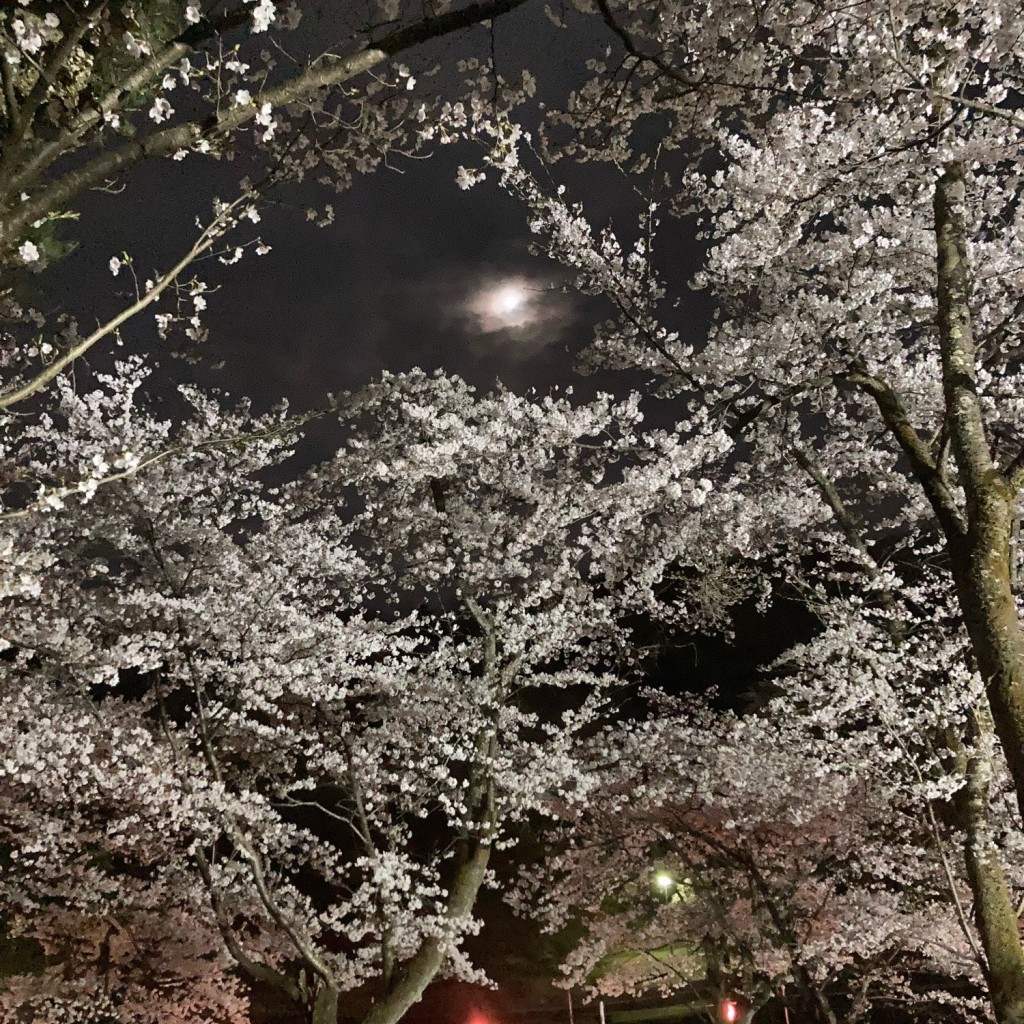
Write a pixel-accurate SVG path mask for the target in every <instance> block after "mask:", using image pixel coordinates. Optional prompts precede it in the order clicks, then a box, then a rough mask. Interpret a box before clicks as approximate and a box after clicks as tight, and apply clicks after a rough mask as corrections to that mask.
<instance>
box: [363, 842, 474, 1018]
mask: <svg viewBox="0 0 1024 1024" xmlns="http://www.w3.org/2000/svg"><path fill="white" fill-rule="evenodd" d="M490 856H491V847H490V845H489V844H486V843H478V844H477V847H476V850H475V851H474V853H473V855H472V856H471V857H470V858H469V860H468V861H466V863H465V864H463V865H462V867H460V868H459V870H458V872H457V873H456V876H455V881H454V882H453V884H452V889H451V895H450V897H449V899H448V916H449V917H463V916H465V915H466V914H468V913H470V911H472V909H473V905H474V903H475V902H476V897H477V893H478V892H479V891H480V886H481V885H483V882H484V875H485V873H486V872H487V864H488V862H489V861H490ZM444 958H445V948H444V943H443V942H442V941H441V940H440V939H435V938H430V939H426V940H425V941H424V942H423V945H421V946H420V948H419V949H418V950H417V952H416V955H415V956H414V957H413V958H412V959H411V960H410V961H409V963H408V964H407V965H406V966H405V969H404V970H403V972H402V974H401V976H400V977H399V978H398V980H397V981H396V983H395V985H394V986H393V987H392V989H391V991H390V992H388V994H387V995H386V996H385V997H384V998H383V999H381V1000H380V1001H379V1002H378V1003H377V1004H376V1005H375V1006H374V1007H373V1009H372V1010H370V1012H369V1013H368V1014H367V1015H366V1016H365V1017H364V1018H363V1024H397V1022H398V1021H400V1020H401V1019H402V1017H404V1016H405V1014H406V1012H407V1011H408V1010H409V1009H410V1007H411V1006H412V1005H413V1004H414V1003H417V1002H419V999H420V997H421V996H422V995H423V990H424V989H425V988H426V987H427V985H429V984H430V982H431V981H433V980H434V976H435V975H436V974H437V972H438V970H439V969H440V967H441V964H442V963H444Z"/></svg>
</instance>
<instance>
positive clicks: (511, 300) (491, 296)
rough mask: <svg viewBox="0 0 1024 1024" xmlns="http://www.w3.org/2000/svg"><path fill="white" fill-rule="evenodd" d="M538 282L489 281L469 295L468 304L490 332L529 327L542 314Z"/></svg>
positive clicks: (515, 279)
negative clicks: (533, 284)
mask: <svg viewBox="0 0 1024 1024" xmlns="http://www.w3.org/2000/svg"><path fill="white" fill-rule="evenodd" d="M535 291H537V288H536V286H534V287H532V288H531V286H530V283H529V282H528V281H526V280H525V279H524V278H518V277H517V278H505V279H503V280H499V281H493V282H488V283H487V284H485V285H484V286H483V287H482V288H480V290H479V291H477V292H475V293H474V294H473V295H471V296H470V299H469V302H468V304H467V305H468V308H469V310H470V312H471V313H473V314H474V315H475V316H476V318H477V320H478V321H479V325H480V329H481V330H482V331H484V332H485V333H487V334H490V333H491V332H493V331H500V330H503V329H506V328H515V327H526V326H528V325H530V324H533V323H536V322H537V320H538V319H541V318H543V315H544V314H543V310H542V309H541V304H540V303H539V302H538V301H537V298H535V297H534V294H533V293H534V292H535Z"/></svg>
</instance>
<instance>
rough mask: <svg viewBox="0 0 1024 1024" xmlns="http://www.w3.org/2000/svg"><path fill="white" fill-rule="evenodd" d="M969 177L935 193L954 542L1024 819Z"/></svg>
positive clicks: (1023, 734) (953, 169)
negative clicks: (980, 353)
mask: <svg viewBox="0 0 1024 1024" xmlns="http://www.w3.org/2000/svg"><path fill="white" fill-rule="evenodd" d="M965 202H966V169H965V167H964V165H963V164H962V163H959V162H953V163H950V164H948V165H947V166H946V168H945V170H944V173H943V174H942V176H941V177H940V178H939V180H938V183H937V184H936V187H935V234H936V241H937V251H938V259H937V269H938V292H937V300H938V326H939V345H940V349H941V355H942V385H943V395H944V399H945V411H946V421H947V425H948V428H949V436H950V442H951V447H952V450H953V455H954V458H955V459H956V464H957V468H958V470H959V476H960V483H961V485H962V486H963V489H964V495H965V498H966V522H965V530H964V531H963V533H961V534H960V535H957V536H949V534H948V532H947V540H948V542H949V547H950V553H951V555H952V562H953V577H954V582H955V584H956V588H957V594H958V597H959V600H960V605H961V609H962V611H963V615H964V621H965V623H966V626H967V632H968V635H969V636H970V639H971V646H972V648H973V651H974V657H975V660H976V663H977V665H978V670H979V671H980V673H981V675H982V678H983V679H984V681H985V691H986V693H987V695H988V702H989V706H990V708H991V710H992V720H993V722H994V724H995V730H996V734H997V735H998V736H999V739H1000V742H1001V743H1002V745H1003V752H1004V754H1005V756H1006V761H1007V764H1008V766H1009V769H1010V774H1011V776H1012V777H1013V784H1014V789H1015V791H1016V794H1017V805H1018V808H1019V810H1020V813H1021V817H1022V819H1024V633H1022V631H1021V623H1020V620H1019V618H1018V615H1017V604H1016V601H1015V600H1014V595H1013V584H1012V579H1011V573H1010V540H1011V533H1012V523H1013V514H1014V508H1015V505H1016V495H1015V494H1014V491H1013V488H1012V487H1011V486H1010V483H1009V481H1008V480H1007V478H1006V476H1005V474H1003V473H1002V472H1001V471H1000V470H999V468H998V467H997V465H996V463H995V461H994V459H993V458H992V452H991V449H990V447H989V443H988V438H987V437H986V434H985V420H984V413H983V410H982V407H981V403H980V401H979V399H978V382H977V363H976V351H975V344H974V335H973V330H972V323H971V311H970V305H969V298H970V274H969V267H968V263H967V241H966V239H967V234H966V229H965V226H964V207H965Z"/></svg>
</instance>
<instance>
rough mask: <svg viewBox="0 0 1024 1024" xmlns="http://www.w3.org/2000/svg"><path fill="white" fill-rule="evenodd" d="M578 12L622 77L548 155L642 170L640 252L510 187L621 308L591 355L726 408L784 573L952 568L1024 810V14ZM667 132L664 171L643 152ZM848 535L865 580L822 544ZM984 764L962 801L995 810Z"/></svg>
mask: <svg viewBox="0 0 1024 1024" xmlns="http://www.w3.org/2000/svg"><path fill="white" fill-rule="evenodd" d="M578 6H579V7H580V8H581V9H582V10H589V11H591V12H592V13H593V14H594V15H595V16H596V17H598V18H600V19H601V21H602V22H603V23H604V24H605V26H606V27H607V29H608V31H609V33H610V35H609V39H610V40H611V44H610V47H609V53H608V60H609V61H610V60H612V59H613V58H616V59H618V61H619V65H618V68H617V70H615V69H612V68H610V67H609V66H608V63H607V62H605V63H603V64H601V65H600V66H595V71H596V74H595V75H594V76H593V78H592V80H591V81H590V82H589V83H588V84H587V85H585V86H584V87H583V88H581V89H580V90H578V91H577V92H576V93H575V94H574V95H573V97H572V98H571V101H570V103H569V104H568V105H567V107H566V109H565V110H564V111H562V112H560V113H558V114H555V115H553V116H552V117H551V118H550V119H549V123H548V125H547V134H546V137H545V139H544V140H542V146H541V149H540V152H541V154H542V155H543V156H546V157H547V158H548V159H549V160H552V159H556V158H557V157H559V156H560V155H563V154H571V155H575V156H576V157H578V158H581V159H585V160H610V161H614V162H616V163H617V164H618V165H619V166H620V168H621V169H623V171H625V172H626V173H627V175H629V174H636V175H642V176H643V180H644V184H645V188H646V189H647V191H648V192H649V194H650V198H651V202H650V205H649V207H648V208H647V209H645V210H644V211H643V212H642V216H641V221H640V231H639V240H638V241H635V242H631V241H629V240H628V239H624V238H621V237H616V236H615V235H614V234H612V233H611V232H610V231H604V232H598V231H595V229H594V228H593V227H592V226H591V225H590V224H589V223H588V222H587V220H586V218H585V216H584V213H583V211H582V209H581V208H579V207H576V206H573V205H572V204H570V203H569V202H568V200H567V199H566V197H564V196H563V195H551V194H549V193H547V192H546V191H545V190H543V189H542V188H541V187H540V186H539V185H538V184H537V181H538V180H540V179H539V178H538V179H535V178H533V177H531V176H530V175H529V174H527V173H526V172H525V171H522V170H516V169H515V168H513V169H512V170H511V171H509V170H507V169H506V170H505V171H504V175H505V182H506V184H507V185H508V186H509V187H511V188H512V189H513V190H514V191H516V192H518V193H519V194H520V195H521V196H523V197H524V198H525V200H526V201H527V202H528V204H529V205H530V208H531V214H532V218H533V221H532V223H533V226H534V228H535V230H536V231H537V232H538V235H539V237H540V239H541V245H542V246H544V247H545V248H546V249H547V251H548V252H549V253H550V254H551V255H552V256H554V257H555V258H558V259H560V260H561V261H563V262H564V263H565V264H566V265H568V266H570V267H572V268H573V269H575V270H576V271H577V274H578V284H579V286H580V287H581V288H582V289H584V290H585V291H588V292H591V293H604V294H605V295H607V296H608V297H609V298H610V299H611V301H612V303H613V306H614V313H613V315H612V317H611V318H610V319H609V320H607V321H606V322H605V323H604V324H602V325H600V326H599V328H598V329H597V332H596V335H595V341H594V344H593V346H592V348H591V350H590V352H589V353H588V354H587V355H586V356H585V357H584V365H585V366H588V367H593V366H605V367H607V366H613V367H624V368H625V367H628V368H637V367H639V368H642V369H644V370H646V371H648V372H650V373H652V374H653V375H656V376H657V378H658V379H659V380H660V382H661V386H662V393H663V394H667V395H675V396H676V400H677V401H678V402H679V403H680V405H681V406H683V407H686V406H688V405H692V404H693V402H696V403H698V404H703V405H705V406H706V407H707V409H708V410H709V413H708V416H709V422H711V423H713V424H714V425H715V427H716V428H721V427H723V426H724V427H725V428H726V429H727V430H729V431H730V432H731V433H732V434H733V436H735V437H736V438H737V439H738V440H739V441H740V443H741V447H742V448H743V450H745V451H749V452H750V453H751V454H750V458H749V460H744V461H743V462H742V463H740V464H738V465H737V472H735V473H733V474H732V475H731V476H730V477H722V478H719V480H718V481H716V483H717V486H719V487H723V488H735V489H737V491H738V492H740V493H745V494H746V495H747V497H748V498H749V499H750V500H752V501H754V502H755V503H756V504H755V507H758V506H759V505H760V504H761V503H762V501H763V497H762V496H763V495H765V494H773V493H776V492H777V490H778V487H779V481H780V480H782V479H786V478H789V479H790V480H792V481H793V484H792V492H793V503H792V504H791V505H790V506H789V508H788V512H787V517H788V518H787V517H779V518H777V519H776V522H775V524H774V526H775V527H776V529H774V530H773V531H767V530H766V531H763V532H762V536H763V537H764V538H765V539H768V538H769V535H770V534H771V535H772V536H771V539H768V543H767V545H766V547H765V549H764V555H765V557H766V558H768V557H771V558H772V559H774V560H775V562H774V564H775V565H776V566H777V568H778V571H779V572H781V573H787V572H789V571H790V570H791V569H793V567H794V565H799V558H800V556H799V555H798V554H797V553H798V552H802V553H803V557H804V559H805V562H804V568H806V565H807V562H808V561H810V562H813V564H814V567H815V573H814V574H811V578H810V579H808V578H807V574H806V573H804V574H802V575H801V574H797V580H798V581H800V586H801V587H803V588H804V590H805V592H806V593H807V594H808V595H809V596H810V597H811V598H812V599H813V600H821V599H822V597H823V595H824V594H825V593H827V592H828V587H829V586H839V585H845V584H844V583H843V579H844V576H845V577H847V578H848V577H849V573H850V572H851V571H852V572H855V573H857V574H864V573H866V574H867V576H868V578H869V579H870V580H871V581H872V583H871V584H870V585H869V586H864V584H863V581H861V582H860V583H858V587H857V589H858V591H859V593H857V595H856V597H855V599H854V601H855V603H854V605H853V607H854V608H856V609H857V610H858V611H861V612H865V613H870V612H871V611H872V610H874V611H875V612H877V611H878V609H879V608H884V607H885V605H886V602H887V600H889V599H890V598H891V595H892V593H893V592H894V591H900V590H902V589H903V588H904V586H905V585H909V584H911V583H912V581H913V580H914V579H915V578H916V574H917V573H918V572H920V571H922V569H923V571H925V572H926V573H928V574H929V575H930V574H931V573H933V572H934V571H937V572H938V573H939V574H940V575H943V574H944V575H945V576H946V578H947V580H948V583H949V585H948V586H947V587H942V586H938V585H937V584H935V583H934V582H932V583H931V584H929V586H928V587H927V588H925V589H923V590H922V591H920V592H919V593H918V594H916V595H913V594H912V596H911V597H910V598H909V599H908V600H909V606H910V608H911V610H912V612H913V615H912V616H911V619H910V622H911V623H916V622H917V621H918V620H920V619H924V620H928V619H930V618H933V617H934V618H936V619H940V620H944V621H949V622H950V623H951V624H952V626H951V628H955V629H958V630H959V629H960V628H961V626H962V628H964V629H965V630H966V635H967V637H968V638H969V643H968V644H967V645H966V646H965V647H964V648H963V649H962V650H961V651H960V652H959V656H960V657H961V658H962V659H963V660H962V670H961V669H957V671H956V672H955V673H954V675H955V677H956V678H960V679H961V680H962V681H964V685H966V680H969V679H971V678H973V673H974V672H975V671H977V672H978V673H979V674H980V677H981V679H982V680H983V682H984V691H985V694H986V702H987V706H988V710H987V711H984V710H979V712H978V717H977V728H976V729H975V730H974V731H975V733H976V735H973V736H968V737H967V738H968V740H969V742H968V744H967V747H965V750H966V749H972V750H973V749H977V748H979V746H983V745H984V744H985V740H984V736H983V734H984V728H983V725H984V721H983V720H984V719H985V718H987V716H988V715H989V714H990V715H991V721H992V723H993V725H994V729H995V733H996V735H997V736H998V739H999V750H1000V755H999V756H1000V757H1002V758H1005V761H1006V764H1007V766H1008V768H1009V772H1010V777H1011V778H1012V779H1013V784H1014V787H1015V791H1016V794H1017V802H1018V804H1019V805H1021V806H1024V711H1022V709H1024V687H1022V682H1021V680H1022V675H1021V674H1022V672H1024V633H1022V628H1021V622H1020V609H1019V607H1018V600H1017V597H1016V593H1015V587H1016V578H1017V561H1018V554H1017V540H1016V535H1017V525H1016V524H1017V522H1018V508H1017V502H1018V498H1017V492H1018V489H1019V486H1020V483H1021V475H1020V463H1021V447H1020V435H1021V423H1020V410H1019V407H1018V406H1019V401H1018V397H1017V393H1018V392H1019V390H1020V387H1019V386H1020V359H1019V338H1018V334H1019V319H1020V316H1019V314H1020V304H1019V302H1018V292H1019V284H1020V282H1019V280H1018V273H1019V265H1020V259H1019V250H1020V240H1019V234H1020V230H1019V222H1020V215H1019V205H1020V204H1019V196H1020V177H1019V166H1020V155H1021V152H1020V151H1021V145H1022V134H1021V133H1022V128H1024V122H1022V120H1021V118H1020V116H1019V113H1018V111H1019V109H1020V106H1021V103H1020V94H1019V87H1020V77H1021V67H1022V58H1024V53H1022V50H1021V39H1022V38H1024V34H1022V29H1024V25H1022V23H1021V12H1020V10H1019V9H1018V8H1017V7H1016V6H1014V5H1012V4H995V5H991V4H986V5H980V4H975V3H970V2H960V3H948V4H942V5H939V6H935V5H934V4H922V3H917V2H910V0H908V2H905V3H904V2H900V3H880V4H870V3H869V4H860V5H857V6H855V7H853V8H845V7H842V6H840V5H833V4H821V5H812V4H805V3H802V2H793V3H782V4H776V5H771V6H770V7H768V8H764V7H762V6H759V5H750V4H746V3H726V4H724V5H722V4H717V3H716V4H714V5H711V4H707V5H704V4H698V5H692V4H687V5H682V4H677V3H673V2H665V3H657V4H638V3H613V2H610V0H609V2H606V0H595V2H593V3H590V4H587V3H581V4H580V5H578ZM655 130H656V131H657V135H658V138H659V140H660V153H661V154H662V155H661V156H660V157H659V161H660V162H659V163H658V165H657V166H654V164H653V160H652V155H651V152H650V149H649V147H648V146H646V145H644V144H643V143H642V142H641V140H649V139H650V138H651V133H652V132H653V131H655ZM666 215H669V216H672V217H673V218H675V217H680V218H697V220H698V221H699V225H700V236H699V239H700V240H701V241H702V242H704V243H705V244H706V245H707V250H708V255H707V259H706V262H705V265H704V267H703V269H702V270H701V271H700V273H699V274H698V275H697V277H696V278H695V279H694V280H693V281H692V282H690V283H691V285H692V286H693V287H695V288H697V289H700V290H704V291H705V292H706V293H707V294H709V295H710V296H711V297H713V299H714V301H715V303H716V313H715V318H714V321H713V323H712V325H711V330H710V334H709V337H708V338H707V339H706V340H704V339H702V338H699V337H688V336H685V335H684V334H683V333H682V332H681V330H680V318H679V315H678V314H677V313H675V312H673V303H674V302H676V301H677V299H678V296H676V295H673V294H672V290H671V284H672V281H671V278H670V277H669V276H668V275H667V273H666V270H665V268H662V267H660V266H659V264H658V260H657V251H656V249H654V255H653V256H652V247H653V246H656V244H657V239H658V237H659V233H660V235H661V236H662V237H663V235H664V232H665V231H666V230H667V228H666V227H665V226H663V221H664V219H665V216H666ZM694 396H697V397H696V398H695V399H694ZM687 415H690V413H687ZM762 488H767V490H759V489H762ZM829 544H830V545H832V546H836V545H839V546H840V550H841V551H842V553H843V557H845V558H848V559H849V564H848V566H847V567H846V568H845V569H843V567H842V566H841V564H840V565H838V566H837V563H836V560H835V559H834V558H828V557H826V558H825V561H824V562H822V561H821V560H820V556H821V553H822V551H823V550H826V549H827V545H829ZM780 554H781V557H780ZM816 559H817V560H816ZM915 563H916V565H917V566H918V568H913V565H914V564H915ZM828 565H831V566H832V568H831V570H829V569H827V568H826V567H827V566H828ZM836 569H839V570H840V571H839V572H838V573H837V572H836V571H835V570H836ZM819 573H820V575H818V574H819ZM816 575H817V578H815V576H816ZM826 580H829V581H830V582H828V583H826ZM832 593H833V595H834V593H835V592H834V591H832ZM887 595H889V597H887ZM852 621H853V620H849V624H848V628H853V627H852ZM908 628H910V629H915V628H917V626H916V625H910V626H909V627H908ZM901 642H903V641H901ZM909 650H910V649H909V648H908V657H909V656H910V654H909ZM905 667H906V668H908V670H910V671H914V670H913V666H910V665H907V666H905ZM933 685H938V682H937V681H935V682H934V683H933ZM936 727H938V723H936ZM951 756H953V751H952V750H951ZM967 759H968V761H970V757H969V756H968V758H967ZM979 771H981V776H984V774H985V773H984V771H983V770H981V768H980V766H979ZM981 776H977V777H976V778H980V777H981ZM962 777H963V778H964V779H965V780H966V781H965V785H964V787H963V789H962V791H961V793H960V801H959V802H960V803H961V804H963V806H964V808H965V809H966V808H967V807H968V806H973V807H975V809H978V808H981V807H983V806H984V804H985V802H986V801H985V800H984V799H983V797H982V795H981V794H980V793H979V792H977V791H976V790H975V789H974V788H973V787H972V783H971V781H970V779H969V778H968V777H967V776H966V775H962ZM1018 818H1019V816H1018ZM982 819H983V815H979V814H975V815H974V819H973V820H974V825H968V824H967V823H965V828H967V833H968V836H969V842H968V844H967V847H966V851H967V859H968V863H969V864H971V863H973V865H974V867H973V868H972V869H971V871H970V872H969V873H970V874H971V875H972V886H973V889H974V896H975V900H976V912H977V914H978V920H979V924H980V926H981V932H982V941H983V944H984V947H985V955H986V958H987V964H988V967H987V969H988V982H989V986H990V989H991V992H992V997H993V999H994V1002H995V1006H996V1013H997V1017H998V1018H999V1019H1000V1020H1005V1021H1011V1020H1012V1021H1018V1020H1021V1019H1024V951H1022V949H1021V944H1020V940H1019V936H1018V933H1017V925H1016V907H1015V905H1014V901H1013V900H1012V891H1011V887H1010V885H1009V884H1008V880H1007V878H1006V876H1005V874H1004V873H1003V871H1002V868H999V869H998V870H997V871H996V874H997V875H998V876H999V878H996V879H992V878H987V877H984V876H985V871H984V870H982V869H983V868H984V866H985V865H992V864H993V863H995V862H994V861H993V860H992V858H991V857H990V856H988V854H983V853H981V851H982V850H989V849H990V846H991V843H990V840H991V834H990V829H989V827H988V826H987V825H985V824H984V822H983V820H982ZM1000 879H1001V880H1000ZM990 883H991V884H990ZM986 894H987V895H986ZM988 897H991V901H989V899H988ZM997 907H998V909H997Z"/></svg>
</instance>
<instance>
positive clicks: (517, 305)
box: [491, 284, 526, 316]
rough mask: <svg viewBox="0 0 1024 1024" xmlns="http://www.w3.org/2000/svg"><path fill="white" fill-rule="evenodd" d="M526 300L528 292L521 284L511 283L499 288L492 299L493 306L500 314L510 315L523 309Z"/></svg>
mask: <svg viewBox="0 0 1024 1024" xmlns="http://www.w3.org/2000/svg"><path fill="white" fill-rule="evenodd" d="M525 302H526V293H525V292H524V291H523V289H522V288H521V287H520V286H519V285H515V284H509V285H505V286H504V287H503V288H499V289H498V290H497V291H496V292H495V293H494V296H493V297H492V299H491V307H492V308H493V310H494V312H495V313H496V314H497V315H498V316H508V315H509V314H511V313H515V312H516V310H518V309H521V308H522V307H523V305H524V303H525Z"/></svg>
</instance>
